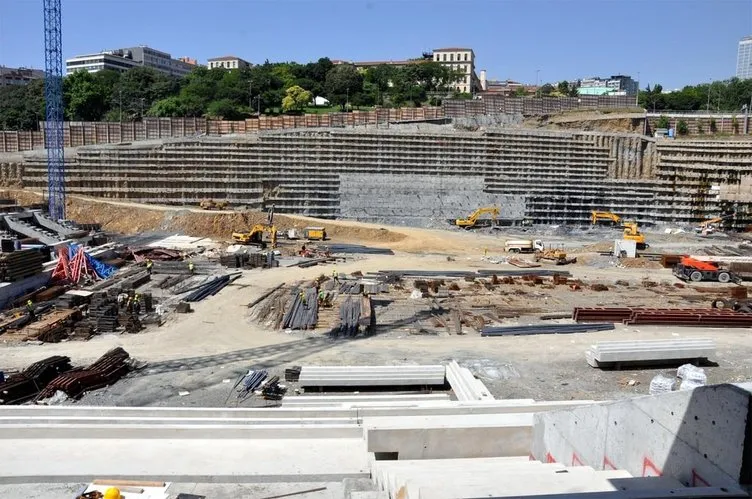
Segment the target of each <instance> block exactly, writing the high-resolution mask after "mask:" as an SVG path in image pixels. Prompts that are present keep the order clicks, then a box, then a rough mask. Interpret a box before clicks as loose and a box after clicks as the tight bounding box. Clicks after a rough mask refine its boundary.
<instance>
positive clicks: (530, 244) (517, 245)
mask: <svg viewBox="0 0 752 499" xmlns="http://www.w3.org/2000/svg"><path fill="white" fill-rule="evenodd" d="M543 250H545V247H544V246H543V241H541V240H540V239H535V240H532V239H515V240H512V241H506V242H505V243H504V251H506V252H507V253H535V252H536V251H543Z"/></svg>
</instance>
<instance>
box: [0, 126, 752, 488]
mask: <svg viewBox="0 0 752 499" xmlns="http://www.w3.org/2000/svg"><path fill="white" fill-rule="evenodd" d="M643 116H644V115H643ZM591 118H592V122H597V123H598V125H597V126H598V127H602V126H603V121H604V120H603V117H602V116H597V113H592V116H591ZM587 119H588V118H587V116H584V117H583V115H581V114H580V115H578V117H577V120H578V121H577V123H578V126H582V130H576V129H571V128H567V129H566V130H564V129H552V128H543V127H541V126H539V125H540V120H536V122H535V123H533V122H532V121H530V120H528V119H527V118H525V119H523V118H522V117H521V116H517V115H512V114H510V115H509V116H507V117H499V116H496V117H487V118H483V119H481V118H477V119H476V122H485V123H488V124H486V125H482V126H479V127H468V126H467V121H462V119H459V118H457V119H451V118H444V122H442V123H441V124H439V123H436V122H434V120H433V119H432V120H424V121H415V120H409V121H408V122H393V123H390V124H389V125H388V126H372V127H364V126H343V127H337V128H332V127H318V128H317V127H313V126H312V127H309V128H305V129H304V128H292V129H289V130H270V131H261V132H251V131H245V132H243V133H230V134H224V135H223V134H220V133H217V134H200V135H195V134H194V136H185V137H172V138H158V139H155V138H146V137H144V140H138V138H137V137H134V140H131V141H129V142H122V143H112V144H94V145H82V146H77V147H71V148H66V149H65V151H64V154H65V170H64V188H65V201H64V213H65V217H64V218H63V219H56V217H55V216H54V215H53V214H52V213H50V212H49V210H48V208H47V207H48V206H51V203H49V201H50V200H51V199H53V198H54V196H51V195H50V193H49V192H48V186H49V185H51V184H50V182H49V176H48V172H49V170H48V158H47V156H46V151H45V150H44V149H33V148H32V149H31V150H27V151H21V152H7V153H0V182H2V188H3V189H4V190H3V191H2V192H0V198H2V202H0V211H2V214H1V215H0V224H1V225H2V227H0V229H1V230H2V238H1V239H2V243H3V244H2V252H0V275H1V276H2V277H3V282H2V286H0V304H1V305H2V307H3V310H2V315H0V371H1V372H2V376H0V405H1V406H2V408H0V415H2V418H0V419H2V421H0V432H2V439H3V440H2V441H3V447H4V448H5V449H7V452H6V453H5V454H4V456H5V459H4V463H5V464H4V465H3V467H2V471H0V496H1V497H8V498H15V497H39V498H58V497H71V498H72V497H83V498H87V499H88V498H99V497H107V496H105V495H104V494H105V492H107V490H108V489H111V488H118V489H119V493H120V495H121V497H124V498H127V499H130V498H142V499H147V498H168V497H169V498H182V499H188V498H191V499H195V498H225V497H254V498H281V497H301V498H327V499H329V498H331V499H335V498H336V499H376V498H383V499H386V498H392V499H396V498H400V499H404V498H424V499H425V498H431V499H433V498H444V497H445V498H476V497H520V496H537V497H554V496H556V497H564V496H566V497H582V498H586V497H587V498H590V497H598V498H600V497H604V498H605V497H609V498H610V497H614V498H648V497H659V498H663V497H748V493H749V490H750V489H749V487H750V484H752V460H751V459H750V452H751V450H750V449H752V417H751V415H750V414H749V411H750V408H751V407H752V403H751V402H752V400H751V398H750V394H751V393H752V392H750V390H752V386H750V384H749V383H748V382H749V381H750V380H752V342H750V340H749V331H750V327H752V296H749V294H748V290H749V281H750V280H752V237H751V236H750V232H748V228H749V227H750V226H752V183H751V180H750V179H752V176H750V173H749V172H750V161H752V160H751V159H750V158H752V154H751V153H752V142H750V141H745V140H738V139H735V140H730V139H729V140H725V139H712V140H690V139H684V140H668V139H661V138H654V137H649V136H646V135H644V134H640V133H636V132H635V131H634V130H639V126H636V127H632V125H631V124H630V125H629V126H628V129H627V130H612V131H593V128H592V127H590V126H589V125H581V124H582V123H586V122H587ZM635 119H637V118H635ZM484 120H485V121H484ZM620 120H621V121H623V119H622V118H614V120H613V121H614V122H617V121H620ZM555 121H556V119H555V117H554V118H551V119H550V120H549V123H553V122H555ZM627 122H630V123H631V118H630V119H629V120H627ZM183 129H185V126H183ZM215 129H217V130H219V128H217V127H215ZM585 129H587V130H589V131H584V130H585ZM53 194H54V193H53ZM102 448H106V449H107V452H101V451H100V450H98V449H102ZM108 499H109V498H108Z"/></svg>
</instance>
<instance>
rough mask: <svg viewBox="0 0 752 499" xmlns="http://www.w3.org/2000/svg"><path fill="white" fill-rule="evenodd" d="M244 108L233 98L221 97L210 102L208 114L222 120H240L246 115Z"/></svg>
mask: <svg viewBox="0 0 752 499" xmlns="http://www.w3.org/2000/svg"><path fill="white" fill-rule="evenodd" d="M244 110H245V109H244V108H241V106H240V105H239V104H238V103H237V102H235V101H233V100H232V99H219V100H214V101H211V102H210V103H209V106H208V107H207V109H206V116H207V117H209V118H216V119H221V120H239V119H242V118H244V117H245V113H244Z"/></svg>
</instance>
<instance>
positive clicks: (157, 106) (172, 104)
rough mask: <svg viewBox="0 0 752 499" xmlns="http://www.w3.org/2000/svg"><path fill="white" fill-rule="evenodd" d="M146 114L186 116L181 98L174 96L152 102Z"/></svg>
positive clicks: (167, 116)
mask: <svg viewBox="0 0 752 499" xmlns="http://www.w3.org/2000/svg"><path fill="white" fill-rule="evenodd" d="M146 114H147V116H157V117H165V118H169V117H172V116H185V111H184V110H183V107H182V105H181V102H180V98H179V97H177V96H172V97H167V98H166V99H160V100H158V101H157V102H155V103H154V104H152V106H151V107H150V108H149V111H148V112H147V113H146Z"/></svg>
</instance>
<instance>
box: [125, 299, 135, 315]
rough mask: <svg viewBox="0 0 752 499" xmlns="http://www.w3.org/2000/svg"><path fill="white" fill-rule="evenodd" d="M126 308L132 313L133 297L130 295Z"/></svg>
mask: <svg viewBox="0 0 752 499" xmlns="http://www.w3.org/2000/svg"><path fill="white" fill-rule="evenodd" d="M125 310H126V311H127V312H128V313H131V312H132V311H133V298H131V297H130V296H129V297H128V301H127V302H126V303H125Z"/></svg>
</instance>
